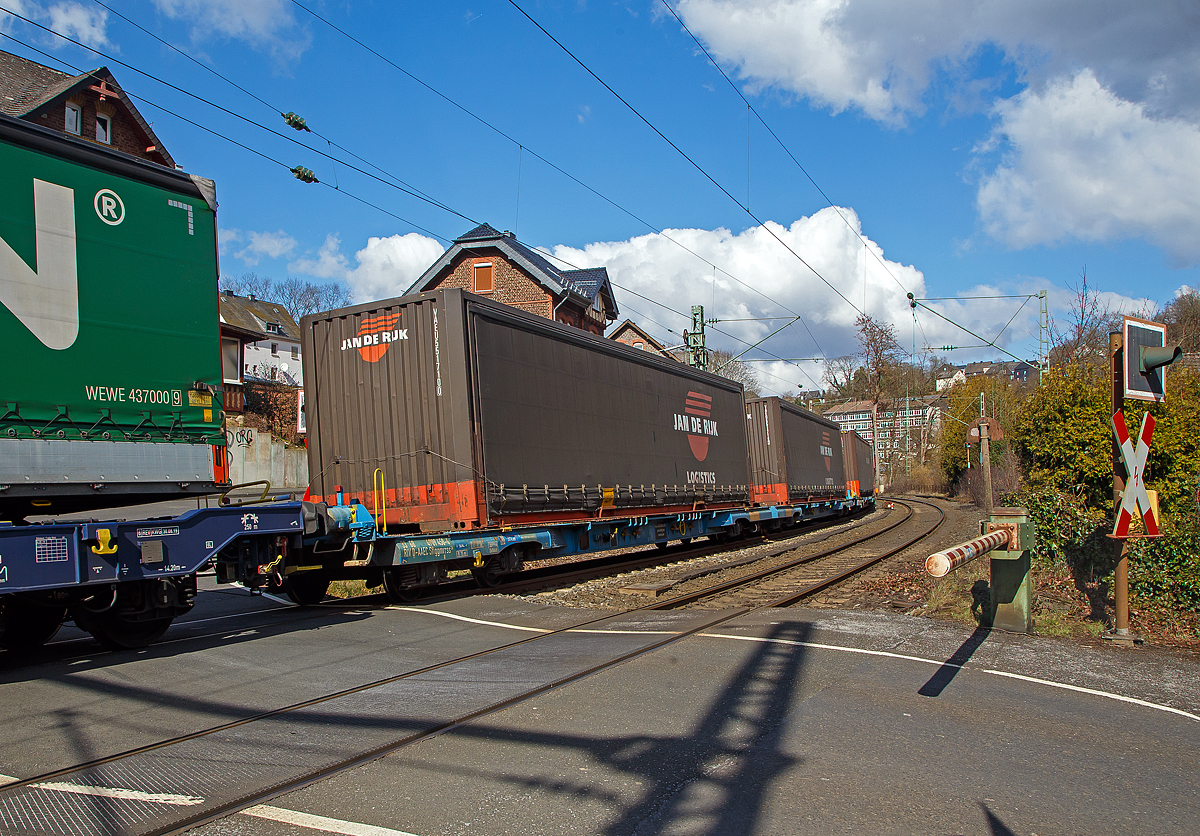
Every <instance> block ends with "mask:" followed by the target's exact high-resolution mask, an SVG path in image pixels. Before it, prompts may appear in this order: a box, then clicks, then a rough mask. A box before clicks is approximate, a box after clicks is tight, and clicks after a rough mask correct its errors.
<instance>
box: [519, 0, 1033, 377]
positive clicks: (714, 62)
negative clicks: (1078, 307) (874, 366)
mask: <svg viewBox="0 0 1200 836" xmlns="http://www.w3.org/2000/svg"><path fill="white" fill-rule="evenodd" d="M510 1H511V0H510ZM659 1H660V2H661V3H662V5H663V6H664V7H665V8H666V9H667V11H669V12H670V13H671V16H672V17H674V18H675V20H676V21H677V22H678V23H679V25H680V26H681V27H682V28H683V30H684V31H685V32H687V34H688V36H689V37H690V38H691V39H692V41H693V42H695V44H696V46H697V47H699V48H700V50H701V51H702V52H703V53H704V55H705V57H706V58H708V60H709V61H710V62H711V63H712V65H713V66H714V67H715V68H716V69H717V72H719V73H720V74H721V76H722V77H723V78H724V79H725V81H726V82H728V84H729V86H730V88H731V89H732V90H733V91H734V92H735V93H736V94H737V95H738V97H739V98H741V100H742V101H743V102H745V104H746V107H747V108H748V109H749V110H750V111H751V112H753V113H754V115H755V117H757V118H758V121H759V123H760V124H761V125H762V126H763V127H764V128H766V129H767V132H768V133H769V134H771V137H772V138H773V139H774V140H775V141H776V142H777V143H778V144H779V147H780V148H782V149H783V151H784V153H785V154H787V156H788V157H789V158H790V159H791V161H792V162H793V163H795V164H796V167H797V168H799V169H800V171H801V173H803V174H804V176H805V177H806V178H807V179H808V181H809V182H810V183H811V184H812V186H813V188H815V189H816V190H817V192H818V193H819V194H820V195H821V197H822V198H824V199H825V202H826V203H827V204H828V205H829V207H830V208H831V209H833V211H834V212H836V213H837V216H838V217H839V218H841V219H842V222H843V223H845V224H846V226H847V228H849V229H850V231H851V232H853V233H854V234H855V236H856V237H858V239H859V240H860V241H861V242H862V244H863V249H864V250H866V251H868V252H870V253H871V256H872V257H873V258H874V259H875V260H876V261H877V262H879V265H880V266H881V267H883V269H884V272H885V273H887V275H888V276H889V277H890V278H891V279H892V281H894V282H895V283H896V284H897V285H898V286H899V287H900V289H901V290H903V291H905V292H906V293H907V292H908V288H907V287H905V286H904V283H903V282H901V281H900V279H899V278H898V277H897V276H896V274H895V273H893V272H892V271H891V268H889V267H888V265H887V262H885V261H884V260H883V258H881V257H880V255H879V253H877V252H875V250H874V249H873V248H872V247H871V246H870V243H869V242H868V240H867V239H866V237H865V236H864V235H863V234H862V231H861V230H858V229H855V227H854V225H853V224H851V223H850V220H849V219H848V218H847V217H846V216H845V215H844V214H842V211H841V209H840V208H839V207H838V206H837V204H836V203H834V202H833V200H832V199H831V198H830V197H829V195H828V194H826V193H825V190H824V189H823V188H821V186H820V184H818V183H817V181H816V180H815V179H814V178H813V176H812V174H810V173H809V171H808V169H807V168H805V167H804V165H803V164H802V163H801V162H800V161H799V160H798V159H796V155H795V154H793V153H792V151H791V149H790V148H788V146H787V144H786V143H784V141H783V140H782V139H781V138H780V137H779V135H778V134H776V133H775V131H774V129H773V128H772V127H771V126H770V125H769V124H768V123H767V121H766V119H764V118H763V116H762V114H760V113H759V112H758V110H757V109H756V108H755V107H754V106H753V105H752V104H751V103H750V100H749V99H747V98H746V96H745V94H744V93H743V92H742V91H741V89H740V88H739V87H738V86H737V85H736V84H735V83H734V82H733V79H731V78H730V77H729V75H728V74H727V73H726V72H725V70H724V69H723V68H722V67H721V64H720V63H719V62H718V61H717V60H716V58H714V57H713V56H712V54H711V53H710V52H709V51H708V48H707V47H705V46H704V44H703V43H702V42H701V41H700V39H699V38H698V37H696V34H695V33H694V32H692V30H691V29H690V28H689V27H688V25H687V24H686V23H684V22H683V19H682V18H681V17H680V16H679V14H678V13H677V12H676V11H675V9H674V8H673V7H672V6H671V4H670V3H669V2H667V0H659ZM748 135H749V134H748V133H747V136H748ZM749 154H750V151H749V141H748V140H747V150H746V157H747V203H749V197H748V195H749ZM863 292H864V307H865V304H866V301H865V293H866V277H865V275H864V288H863ZM1020 298H1027V296H1023V295H1011V296H959V297H934V298H929V299H925V300H923V301H929V302H933V301H942V302H952V301H958V300H959V299H1020ZM1024 307H1025V306H1024V304H1022V305H1021V308H1024ZM930 310H932V309H930ZM1020 310H1021V309H1020V308H1018V310H1017V313H1020ZM859 312H860V313H862V311H859ZM934 313H937V312H936V311H934ZM937 315H938V316H940V317H941V318H942V319H944V320H946V322H948V323H950V324H951V325H954V326H955V327H957V328H961V329H962V330H964V331H966V330H967V329H966V328H964V327H963V326H962V325H960V324H959V323H957V322H955V321H954V320H952V319H950V318H948V317H946V316H943V315H942V314H940V313H939V314H937ZM1013 317H1014V318H1015V317H1016V314H1013ZM1009 321H1010V323H1011V320H1009ZM1006 327H1007V326H1006ZM922 333H924V329H922ZM968 333H970V332H969V331H968ZM999 338H1000V336H999V334H997V335H996V337H995V339H999ZM980 339H982V338H980ZM927 342H928V341H927ZM988 345H990V346H991V347H993V348H996V349H998V350H1001V351H1003V349H1000V348H999V346H997V345H995V343H994V340H993V342H990V343H988ZM1006 353H1007V352H1006ZM1010 356H1014V355H1010Z"/></svg>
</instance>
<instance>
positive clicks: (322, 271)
mask: <svg viewBox="0 0 1200 836" xmlns="http://www.w3.org/2000/svg"><path fill="white" fill-rule="evenodd" d="M288 272H289V273H303V274H305V275H308V276H313V277H315V278H318V279H329V280H333V281H339V282H340V281H345V280H346V277H347V275H349V273H350V267H349V264H348V263H347V261H346V256H344V255H342V239H341V237H340V236H338V235H336V234H333V235H326V236H325V243H323V244H322V245H321V247H320V249H318V250H317V255H316V258H299V259H296V260H295V261H293V262H292V263H291V264H289V265H288Z"/></svg>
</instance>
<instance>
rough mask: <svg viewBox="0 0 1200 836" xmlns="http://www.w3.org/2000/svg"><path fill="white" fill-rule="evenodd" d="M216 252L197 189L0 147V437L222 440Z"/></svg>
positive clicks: (210, 218) (210, 215) (212, 220)
mask: <svg viewBox="0 0 1200 836" xmlns="http://www.w3.org/2000/svg"><path fill="white" fill-rule="evenodd" d="M38 181H40V184H39V183H38ZM44 184H49V186H47V185H44ZM64 190H68V191H64ZM35 193H36V194H37V195H38V201H37V202H38V204H39V205H37V206H35ZM64 207H66V208H67V209H68V210H69V209H73V214H74V217H73V225H72V224H71V223H70V221H71V220H72V219H71V217H70V214H71V213H70V211H64ZM39 226H41V227H42V229H43V233H42V234H41V235H39V234H38V227H39ZM72 226H73V229H72ZM72 231H73V233H74V240H73V241H72V240H71V237H70V234H71V232H72ZM39 247H40V249H41V251H39ZM72 250H73V251H74V262H75V267H76V279H75V281H74V282H72V281H71V276H70V273H71V271H70V269H69V267H70V261H71V252H72ZM14 256H15V257H16V258H14ZM18 258H19V261H18V260H17V259H18ZM216 258H217V254H216V214H215V212H214V211H213V210H212V209H211V208H210V207H209V205H208V204H207V202H206V201H205V200H203V199H202V198H200V197H198V196H196V194H185V193H183V192H173V191H171V190H169V189H164V188H161V187H158V186H153V185H148V184H147V183H144V182H139V181H138V180H135V179H131V178H129V177H124V176H120V175H117V174H113V173H110V172H107V171H104V170H102V169H100V168H97V167H91V166H88V165H84V164H81V163H78V162H71V161H68V160H66V159H60V158H58V157H55V156H52V155H49V154H46V153H41V152H38V151H34V150H30V149H28V148H25V147H21V146H20V145H17V144H12V143H10V142H0V341H2V343H3V345H4V348H5V351H4V355H5V358H6V360H5V363H4V368H3V370H2V371H0V413H2V417H0V433H3V434H4V435H5V436H6V437H16V438H29V437H35V436H37V435H40V436H41V437H66V438H80V437H86V438H88V439H97V438H100V437H103V435H102V433H103V432H104V431H106V430H107V431H108V432H109V437H111V438H113V439H121V440H123V439H125V438H126V435H125V434H126V433H135V434H134V436H133V440H145V439H146V438H147V434H148V435H149V437H150V438H152V439H153V440H155V441H174V442H183V443H198V442H203V443H209V444H223V443H224V436H223V433H222V430H221V411H220V410H221V403H220V397H219V396H217V397H215V398H214V397H209V396H207V395H205V394H203V393H202V392H199V391H195V389H196V387H195V384H196V383H197V382H199V383H203V384H208V385H209V386H212V387H215V388H216V389H218V390H219V387H220V385H221V359H220V336H219V327H220V326H219V322H220V319H219V314H218V312H217V262H216ZM64 265H65V266H64ZM23 282H33V283H34V284H35V287H36V291H37V292H36V294H35V296H36V299H35V300H33V301H31V300H30V298H29V295H30V294H29V293H28V292H26V293H25V294H24V296H22V288H21V284H22V283H23ZM38 304H41V305H45V306H48V312H46V311H43V312H42V313H41V317H42V319H41V320H39V319H38V316H39V314H38V311H37V310H34V309H33V308H36V306H37V305H38ZM31 305H32V306H33V308H31ZM31 311H32V312H31ZM75 311H77V312H78V314H77V316H78V330H77V332H76V333H75V334H74V339H73V340H71V339H70V338H71V331H72V329H71V327H70V324H69V321H70V320H71V318H72V316H74V312H75ZM46 319H65V320H67V324H65V325H59V326H53V325H52V326H48V327H42V326H43V325H44V323H45V320H46ZM48 335H49V336H48ZM68 342H69V344H67V343H68ZM13 404H15V405H16V406H15V408H14V406H13ZM60 430H62V431H63V432H64V434H65V435H59V434H58V433H59V431H60ZM82 433H86V434H87V435H86V436H84V435H82Z"/></svg>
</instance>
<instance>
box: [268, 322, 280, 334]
mask: <svg viewBox="0 0 1200 836" xmlns="http://www.w3.org/2000/svg"><path fill="white" fill-rule="evenodd" d="M267 333H268V334H282V333H283V326H282V325H280V324H279V323H278V322H268V323H267Z"/></svg>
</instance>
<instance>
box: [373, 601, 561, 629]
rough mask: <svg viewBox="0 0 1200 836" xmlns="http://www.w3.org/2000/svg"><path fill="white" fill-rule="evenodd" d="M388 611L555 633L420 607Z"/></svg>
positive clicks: (392, 608) (393, 606)
mask: <svg viewBox="0 0 1200 836" xmlns="http://www.w3.org/2000/svg"><path fill="white" fill-rule="evenodd" d="M384 609H388V610H399V611H401V612H423V613H428V614H429V615H440V616H441V617H442V618H452V619H454V620H455V621H465V622H467V623H468V624H482V625H483V626H485V627H503V628H504V629H506V630H521V631H522V632H525V633H553V632H554V631H553V630H543V629H542V628H541V627H519V626H517V625H516V624H505V623H503V622H500V621H483V620H482V619H479V618H468V617H467V616H465V615H455V614H454V613H452V612H441V611H440V610H426V609H422V608H419V607H400V606H396V605H392V606H389V607H385V608H384Z"/></svg>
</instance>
